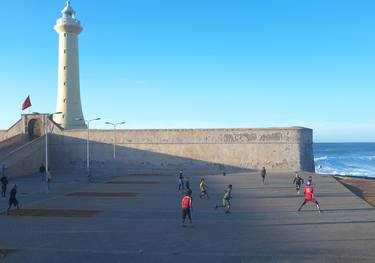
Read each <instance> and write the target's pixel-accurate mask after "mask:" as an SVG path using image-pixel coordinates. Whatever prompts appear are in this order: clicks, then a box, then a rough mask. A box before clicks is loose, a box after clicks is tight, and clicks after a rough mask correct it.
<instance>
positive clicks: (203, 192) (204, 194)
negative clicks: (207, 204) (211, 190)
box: [199, 177, 210, 199]
mask: <svg viewBox="0 0 375 263" xmlns="http://www.w3.org/2000/svg"><path fill="white" fill-rule="evenodd" d="M207 188H208V186H207V184H206V181H205V180H204V178H203V177H202V178H201V182H200V184H199V189H200V190H201V193H200V195H199V197H200V198H201V199H202V198H203V197H207V199H210V197H209V196H208V194H207Z"/></svg>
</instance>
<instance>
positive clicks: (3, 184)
mask: <svg viewBox="0 0 375 263" xmlns="http://www.w3.org/2000/svg"><path fill="white" fill-rule="evenodd" d="M8 182H9V181H8V178H7V177H6V176H5V174H3V176H2V177H1V196H2V197H5V196H6V193H7V186H8Z"/></svg>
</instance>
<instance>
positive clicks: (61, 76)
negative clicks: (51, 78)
mask: <svg viewBox="0 0 375 263" xmlns="http://www.w3.org/2000/svg"><path fill="white" fill-rule="evenodd" d="M61 13H62V18H59V19H58V20H57V21H56V25H55V30H56V32H57V33H58V34H59V72H58V95H57V106H56V111H57V112H62V113H61V114H57V115H54V117H53V118H54V121H55V122H57V123H58V124H60V125H61V126H62V127H64V128H65V129H67V130H71V129H84V128H86V124H85V121H84V120H83V113H82V106H81V95H80V85H79V58H78V35H79V34H80V33H81V32H82V30H83V28H82V26H81V23H80V21H79V20H77V19H76V18H75V12H74V10H73V8H72V7H71V6H70V0H68V1H67V2H66V6H65V8H64V9H63V10H62V11H61Z"/></svg>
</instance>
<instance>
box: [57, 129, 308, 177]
mask: <svg viewBox="0 0 375 263" xmlns="http://www.w3.org/2000/svg"><path fill="white" fill-rule="evenodd" d="M86 138H87V131H86V130H70V131H62V132H61V133H59V134H55V135H54V136H52V139H51V142H50V147H51V155H52V165H53V166H55V167H59V168H69V167H81V168H82V167H85V163H86ZM116 142H117V146H116V160H115V162H116V163H117V164H118V165H124V167H125V166H126V167H128V168H131V169H133V170H153V169H167V170H168V169H171V170H175V169H194V170H195V169H204V170H206V169H212V170H217V171H229V170H236V169H240V170H254V169H260V168H261V167H263V166H265V167H266V168H267V169H270V170H279V171H308V172H314V158H313V151H312V130H311V129H307V128H302V127H291V128H269V129H166V130H118V131H117V132H116ZM90 143H91V146H90V159H91V164H92V167H93V168H95V167H97V168H106V167H107V166H108V165H110V164H111V163H113V161H114V160H113V131H111V130H91V131H90Z"/></svg>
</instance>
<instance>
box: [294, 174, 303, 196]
mask: <svg viewBox="0 0 375 263" xmlns="http://www.w3.org/2000/svg"><path fill="white" fill-rule="evenodd" d="M303 183H304V181H303V178H302V177H300V176H299V174H298V173H296V177H294V180H293V184H295V185H296V191H297V194H299V193H300V189H301V185H302V184H303Z"/></svg>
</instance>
